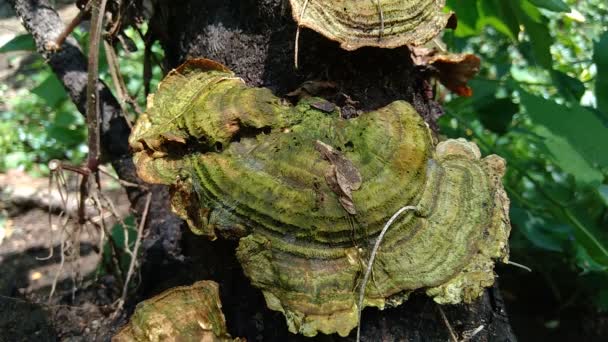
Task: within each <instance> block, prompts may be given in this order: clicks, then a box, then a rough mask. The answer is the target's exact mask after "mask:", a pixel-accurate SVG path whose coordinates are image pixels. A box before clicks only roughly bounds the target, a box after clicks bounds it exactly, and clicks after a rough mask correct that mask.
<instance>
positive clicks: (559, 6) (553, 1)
mask: <svg viewBox="0 0 608 342" xmlns="http://www.w3.org/2000/svg"><path fill="white" fill-rule="evenodd" d="M529 1H530V2H531V3H533V4H534V5H536V6H538V7H542V8H544V9H548V10H549V11H553V12H569V11H570V7H569V6H568V5H567V4H566V3H565V2H563V1H562V0H529Z"/></svg>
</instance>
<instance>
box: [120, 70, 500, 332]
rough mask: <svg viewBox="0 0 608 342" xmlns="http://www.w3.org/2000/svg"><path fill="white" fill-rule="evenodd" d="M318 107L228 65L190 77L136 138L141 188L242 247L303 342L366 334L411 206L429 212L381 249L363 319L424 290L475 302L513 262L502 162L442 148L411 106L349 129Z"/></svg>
mask: <svg viewBox="0 0 608 342" xmlns="http://www.w3.org/2000/svg"><path fill="white" fill-rule="evenodd" d="M318 101H319V99H318V98H303V99H301V100H300V101H299V102H298V104H297V105H295V106H292V105H290V104H288V103H287V102H285V101H282V100H281V99H279V98H277V97H276V96H274V95H273V94H272V93H271V92H270V91H269V90H267V89H264V88H251V87H248V86H247V85H246V84H244V82H243V81H242V80H240V79H238V78H236V77H235V76H234V75H233V74H232V73H231V72H230V71H228V70H226V69H225V68H224V67H222V66H220V65H217V64H214V63H212V62H210V61H205V60H195V61H192V62H188V63H186V64H185V65H183V66H182V67H180V68H179V69H177V70H175V71H173V72H171V73H170V74H169V75H168V76H167V78H165V80H163V82H162V83H161V84H160V86H159V89H158V92H157V93H156V95H155V96H154V101H153V104H151V105H150V106H149V107H148V109H147V111H146V113H145V114H143V115H141V116H140V119H139V120H138V122H137V124H136V126H135V128H134V131H133V133H132V135H131V137H130V143H131V146H132V148H133V150H134V152H135V154H134V161H135V164H136V166H137V169H138V173H139V175H140V176H141V177H142V178H144V179H145V180H146V181H148V182H152V183H162V184H168V185H170V186H171V189H172V205H173V209H174V211H175V212H177V213H178V214H179V215H180V216H181V217H183V218H185V219H186V220H187V222H188V224H189V225H190V227H191V228H192V229H193V230H194V231H195V232H197V233H199V234H205V235H208V236H210V237H214V236H216V234H220V235H223V236H226V237H230V238H239V239H240V240H239V245H238V248H237V258H238V260H239V262H240V263H241V265H242V267H243V270H244V272H245V274H246V275H247V277H248V278H249V279H250V280H251V282H252V283H253V285H254V286H256V287H258V288H259V289H260V290H261V291H262V292H263V293H264V296H265V298H266V303H267V305H268V307H269V308H271V309H273V310H277V311H281V312H283V313H284V315H285V318H286V320H287V324H288V327H289V329H290V330H291V331H292V332H294V333H301V334H304V335H306V336H314V335H316V334H317V332H319V331H321V332H323V333H327V334H330V333H334V332H337V333H339V334H340V335H343V336H345V335H348V333H349V332H350V331H351V330H352V329H353V328H354V327H356V325H357V324H358V317H357V303H358V300H359V298H358V294H357V291H356V289H357V286H358V284H360V281H361V276H362V274H363V272H364V271H365V269H364V265H365V260H367V258H368V256H369V253H370V249H371V248H372V246H373V245H374V242H375V241H376V238H377V237H378V234H379V233H380V231H381V230H382V227H383V225H384V224H385V223H386V221H387V220H388V219H389V218H390V217H391V216H392V215H393V214H394V213H395V212H396V211H397V210H399V208H401V207H403V206H406V205H407V206H415V207H416V208H417V210H416V211H410V212H407V213H404V214H403V215H402V216H399V218H398V219H397V220H396V221H395V222H394V223H393V225H392V226H391V229H390V230H389V231H388V232H387V233H386V235H385V236H384V239H383V242H382V245H381V246H380V249H379V251H378V253H377V255H376V262H375V263H374V264H373V274H374V280H375V281H372V282H369V283H368V284H367V287H366V292H365V297H364V301H363V306H375V307H380V308H383V307H385V306H387V305H393V304H398V303H400V302H402V301H404V300H405V299H406V298H407V295H408V294H409V293H411V292H412V291H415V290H420V291H424V292H426V293H427V294H428V295H429V296H431V297H433V298H434V300H435V301H436V302H439V303H459V302H462V301H464V302H470V301H473V300H474V299H476V298H477V297H479V296H480V295H481V293H483V290H484V287H486V286H490V285H491V284H492V283H493V282H494V272H493V268H494V262H495V260H501V261H507V259H508V245H507V241H508V235H509V231H510V225H509V216H508V203H509V201H508V198H507V197H506V195H505V192H504V190H503V188H502V184H501V178H502V176H503V174H504V167H505V165H504V161H503V160H502V159H501V158H500V157H498V156H489V157H486V158H481V155H480V153H479V149H478V148H477V146H476V145H475V144H474V143H471V142H467V141H465V140H447V141H444V142H442V143H439V144H438V145H435V143H434V142H433V137H432V135H431V132H430V130H429V129H428V126H427V125H426V124H425V122H424V120H423V119H422V118H421V116H420V115H419V114H418V113H417V112H416V111H415V110H414V108H413V107H412V106H411V105H410V104H408V103H406V102H404V101H396V102H393V103H391V104H389V105H387V106H386V107H383V108H379V109H377V110H374V111H371V112H368V113H362V114H361V115H359V116H358V117H356V118H353V119H349V120H345V119H343V118H341V117H340V114H339V112H338V111H334V112H331V113H327V112H324V111H323V110H319V109H318V108H316V107H315V106H314V105H312V104H313V103H316V102H318ZM166 132H170V133H171V134H170V135H169V136H168V135H166V134H165V133H166ZM175 137H181V138H183V140H184V141H185V142H186V144H185V145H184V144H182V143H181V140H180V139H176V138H175ZM157 152H161V153H157ZM328 170H329V171H328ZM355 190H356V191H355ZM355 208H356V210H355ZM345 209H346V210H345Z"/></svg>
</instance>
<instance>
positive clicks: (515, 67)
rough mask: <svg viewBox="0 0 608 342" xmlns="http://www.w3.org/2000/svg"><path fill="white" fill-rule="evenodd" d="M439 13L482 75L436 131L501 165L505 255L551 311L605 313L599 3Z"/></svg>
mask: <svg viewBox="0 0 608 342" xmlns="http://www.w3.org/2000/svg"><path fill="white" fill-rule="evenodd" d="M448 5H449V7H450V9H452V10H453V11H455V12H456V13H457V14H458V24H459V25H458V28H457V29H456V30H455V31H453V32H447V33H446V34H445V36H444V41H445V42H446V43H447V45H448V50H450V51H454V52H470V53H474V54H476V55H478V56H480V57H481V58H482V69H481V71H480V73H479V75H478V76H477V77H476V79H475V80H473V81H472V82H471V86H472V88H473V91H474V94H473V96H471V97H450V96H448V97H447V98H446V102H445V111H446V115H445V116H444V117H442V119H441V130H442V133H443V134H445V135H447V136H450V137H462V136H465V137H467V138H469V139H472V140H474V141H476V142H477V143H478V145H479V146H480V148H481V150H482V152H483V153H484V154H489V153H496V154H499V155H501V156H502V157H504V158H505V159H506V160H507V164H508V172H507V175H506V178H505V180H504V185H505V188H506V190H507V192H508V194H509V197H510V199H511V220H512V224H513V232H512V237H511V249H512V252H511V253H512V256H511V259H512V260H513V261H516V262H519V263H522V264H525V265H527V266H529V267H531V268H532V269H533V270H534V271H535V272H539V273H541V274H543V280H544V281H545V282H546V284H545V286H546V288H547V289H548V291H549V292H553V293H554V295H555V297H556V299H557V300H558V301H560V302H561V303H560V304H562V305H564V304H567V302H568V301H572V300H574V301H575V302H577V301H578V302H586V303H590V304H592V305H593V306H594V307H595V308H596V309H599V310H608V286H606V284H608V210H607V206H608V185H606V184H607V177H606V176H607V174H608V126H607V124H608V31H607V29H608V2H606V1H605V0H586V1H578V0H512V1H511V0H510V1H504V0H469V1H462V0H448ZM571 289H575V290H574V291H572V290H571ZM568 292H571V293H572V292H574V294H575V296H574V297H573V295H570V294H568ZM573 298H574V299H573ZM570 304H572V303H570Z"/></svg>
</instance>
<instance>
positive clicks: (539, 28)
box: [506, 0, 553, 69]
mask: <svg viewBox="0 0 608 342" xmlns="http://www.w3.org/2000/svg"><path fill="white" fill-rule="evenodd" d="M506 2H508V3H510V4H511V6H512V8H513V13H514V14H515V16H516V17H517V19H518V20H519V22H520V23H521V24H523V25H524V26H525V30H526V32H527V33H528V35H529V36H530V42H531V48H532V52H533V56H534V59H535V62H536V64H538V65H540V66H542V67H543V68H545V69H552V68H553V57H551V45H552V44H553V37H551V34H550V33H549V27H548V25H547V24H548V21H547V20H546V18H544V17H543V16H542V15H541V13H540V12H539V11H538V9H537V8H536V7H535V6H533V5H532V4H530V3H529V2H527V1H525V0H522V1H506Z"/></svg>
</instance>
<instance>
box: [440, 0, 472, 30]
mask: <svg viewBox="0 0 608 342" xmlns="http://www.w3.org/2000/svg"><path fill="white" fill-rule="evenodd" d="M447 7H448V8H449V9H450V10H452V11H454V13H456V16H457V17H458V26H457V27H456V31H455V34H456V37H469V36H473V35H476V34H479V30H478V29H477V21H478V20H479V14H478V13H477V7H476V6H472V5H471V4H470V3H466V2H464V1H461V0H448V2H447Z"/></svg>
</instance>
